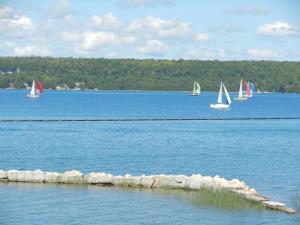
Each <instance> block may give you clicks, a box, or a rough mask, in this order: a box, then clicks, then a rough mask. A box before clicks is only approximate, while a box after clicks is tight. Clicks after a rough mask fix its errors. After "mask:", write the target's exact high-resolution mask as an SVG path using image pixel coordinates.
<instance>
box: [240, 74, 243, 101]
mask: <svg viewBox="0 0 300 225" xmlns="http://www.w3.org/2000/svg"><path fill="white" fill-rule="evenodd" d="M242 97H243V80H242V79H241V83H240V90H239V98H242Z"/></svg>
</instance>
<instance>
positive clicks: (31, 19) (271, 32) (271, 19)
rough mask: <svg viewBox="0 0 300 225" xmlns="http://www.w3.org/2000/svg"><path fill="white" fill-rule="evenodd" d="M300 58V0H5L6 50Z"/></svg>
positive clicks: (1, 22) (0, 10)
mask: <svg viewBox="0 0 300 225" xmlns="http://www.w3.org/2000/svg"><path fill="white" fill-rule="evenodd" d="M32 55H35V56H51V57H82V58H99V57H101V58H137V59H149V58H153V59H176V60H177V59H199V60H222V61H227V60H276V61H300V1H298V0H243V1H242V0H240V1H236V0H226V1H225V0H223V1H220V0H219V1H217V0H210V1H204V0H109V1H108V0H93V1H91V0H90V1H87V0H86V1H83V0H43V1H41V0H21V1H17V0H0V56H32Z"/></svg>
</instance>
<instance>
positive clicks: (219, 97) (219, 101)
mask: <svg viewBox="0 0 300 225" xmlns="http://www.w3.org/2000/svg"><path fill="white" fill-rule="evenodd" d="M222 84H223V83H222V82H221V85H220V90H219V96H218V104H222V97H223V96H222Z"/></svg>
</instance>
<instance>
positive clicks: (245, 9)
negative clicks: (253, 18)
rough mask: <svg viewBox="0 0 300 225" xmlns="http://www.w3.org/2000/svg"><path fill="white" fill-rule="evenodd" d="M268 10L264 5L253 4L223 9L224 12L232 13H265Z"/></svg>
mask: <svg viewBox="0 0 300 225" xmlns="http://www.w3.org/2000/svg"><path fill="white" fill-rule="evenodd" d="M270 12H271V11H270V10H269V9H267V8H265V7H262V6H255V5H248V6H240V7H234V8H231V9H228V10H226V11H225V13H227V14H233V15H266V14H269V13H270Z"/></svg>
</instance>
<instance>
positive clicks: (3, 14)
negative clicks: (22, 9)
mask: <svg viewBox="0 0 300 225" xmlns="http://www.w3.org/2000/svg"><path fill="white" fill-rule="evenodd" d="M11 13H12V9H11V8H10V7H7V6H0V18H8V17H9V16H10V15H11Z"/></svg>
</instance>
